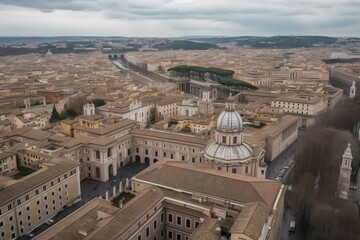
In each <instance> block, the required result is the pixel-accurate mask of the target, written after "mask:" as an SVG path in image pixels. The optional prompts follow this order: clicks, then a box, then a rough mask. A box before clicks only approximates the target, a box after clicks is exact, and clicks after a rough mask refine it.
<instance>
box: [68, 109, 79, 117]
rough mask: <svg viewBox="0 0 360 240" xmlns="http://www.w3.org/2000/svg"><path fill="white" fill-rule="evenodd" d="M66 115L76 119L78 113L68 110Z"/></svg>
mask: <svg viewBox="0 0 360 240" xmlns="http://www.w3.org/2000/svg"><path fill="white" fill-rule="evenodd" d="M65 113H66V115H67V116H68V117H71V118H74V117H76V115H77V112H76V111H75V110H74V109H72V108H69V109H66V111H65Z"/></svg>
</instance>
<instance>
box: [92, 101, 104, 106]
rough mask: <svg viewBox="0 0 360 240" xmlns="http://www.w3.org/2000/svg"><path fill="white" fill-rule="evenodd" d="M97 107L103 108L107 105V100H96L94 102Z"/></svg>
mask: <svg viewBox="0 0 360 240" xmlns="http://www.w3.org/2000/svg"><path fill="white" fill-rule="evenodd" d="M93 103H94V105H95V107H100V106H103V105H105V104H106V102H105V100H104V99H95V100H94V101H93Z"/></svg>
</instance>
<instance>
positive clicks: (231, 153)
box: [204, 142, 253, 161]
mask: <svg viewBox="0 0 360 240" xmlns="http://www.w3.org/2000/svg"><path fill="white" fill-rule="evenodd" d="M204 152H205V157H206V158H210V159H216V160H224V161H232V160H242V159H246V158H249V157H252V155H253V149H252V147H250V146H249V145H248V144H247V143H242V144H241V145H234V146H231V145H220V144H218V143H216V142H212V143H210V144H209V145H208V146H207V147H206V148H205V150H204Z"/></svg>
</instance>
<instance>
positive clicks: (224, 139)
mask: <svg viewBox="0 0 360 240" xmlns="http://www.w3.org/2000/svg"><path fill="white" fill-rule="evenodd" d="M222 143H224V144H226V136H222Z"/></svg>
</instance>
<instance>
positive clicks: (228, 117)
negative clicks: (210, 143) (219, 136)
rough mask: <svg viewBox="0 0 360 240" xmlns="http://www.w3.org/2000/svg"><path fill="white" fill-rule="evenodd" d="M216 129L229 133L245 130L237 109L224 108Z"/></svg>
mask: <svg viewBox="0 0 360 240" xmlns="http://www.w3.org/2000/svg"><path fill="white" fill-rule="evenodd" d="M216 130H217V131H219V132H229V133H233V132H241V131H243V121H242V118H241V116H240V114H239V113H237V112H236V111H235V110H234V111H228V110H227V109H225V110H223V111H222V112H221V113H220V114H219V117H218V119H217V121H216Z"/></svg>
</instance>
